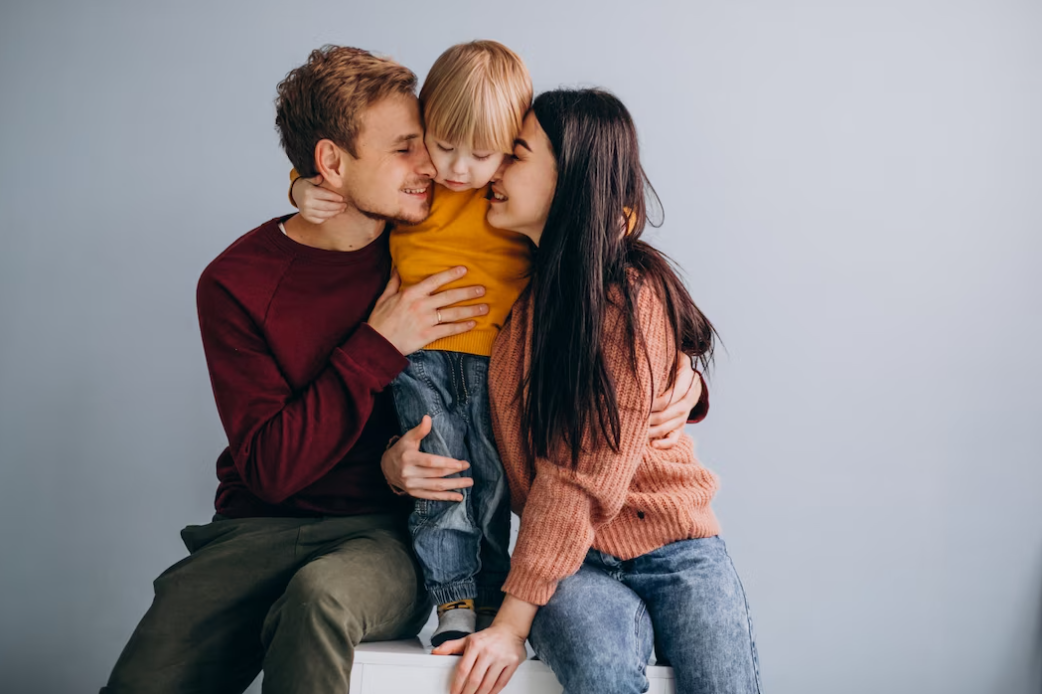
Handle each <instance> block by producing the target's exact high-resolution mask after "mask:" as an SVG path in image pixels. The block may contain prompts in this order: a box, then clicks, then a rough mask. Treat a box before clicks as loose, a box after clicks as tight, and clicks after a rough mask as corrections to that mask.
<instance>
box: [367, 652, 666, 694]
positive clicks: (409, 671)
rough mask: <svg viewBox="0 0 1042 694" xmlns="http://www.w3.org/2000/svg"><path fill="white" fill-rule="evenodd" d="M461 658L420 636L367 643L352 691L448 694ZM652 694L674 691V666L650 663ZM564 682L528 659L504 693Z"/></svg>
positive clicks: (544, 690)
mask: <svg viewBox="0 0 1042 694" xmlns="http://www.w3.org/2000/svg"><path fill="white" fill-rule="evenodd" d="M458 661H459V658H458V657H455V656H443V655H431V653H430V649H428V648H425V647H424V645H423V643H421V642H420V639H409V640H407V641H382V642H379V643H363V644H362V645H360V646H359V647H358V648H357V649H355V664H354V667H353V669H352V670H351V694H394V693H395V692H402V693H403V694H405V693H408V694H447V692H448V691H449V684H450V683H451V681H452V674H453V671H454V669H455V667H456V663H457V662H458ZM647 675H648V682H649V683H650V684H651V687H650V688H649V689H648V694H674V689H673V668H670V667H665V666H658V665H649V666H648V671H647ZM560 692H561V685H560V684H558V683H557V678H556V677H554V674H553V673H552V672H550V669H549V668H548V667H546V665H545V664H543V663H542V662H540V661H538V660H528V661H526V662H524V663H522V664H521V667H519V668H518V669H517V672H516V673H514V676H513V678H512V679H511V680H510V684H508V685H507V687H506V689H504V690H503V694H560Z"/></svg>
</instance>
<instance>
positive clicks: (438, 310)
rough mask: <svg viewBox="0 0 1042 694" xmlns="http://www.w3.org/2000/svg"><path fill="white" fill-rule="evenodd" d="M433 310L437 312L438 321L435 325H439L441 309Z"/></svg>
mask: <svg viewBox="0 0 1042 694" xmlns="http://www.w3.org/2000/svg"><path fill="white" fill-rule="evenodd" d="M434 312H435V313H436V314H438V322H437V323H436V325H441V309H435V310H434Z"/></svg>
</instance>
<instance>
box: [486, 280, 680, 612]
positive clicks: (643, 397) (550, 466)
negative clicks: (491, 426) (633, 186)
mask: <svg viewBox="0 0 1042 694" xmlns="http://www.w3.org/2000/svg"><path fill="white" fill-rule="evenodd" d="M637 314H638V319H639V322H640V327H641V332H642V333H643V337H644V342H645V343H646V346H647V358H645V355H644V352H643V349H642V348H641V346H640V342H639V340H638V346H637V348H636V356H637V359H636V362H637V372H636V374H634V369H633V364H632V362H631V361H630V354H629V350H628V349H626V346H625V345H626V339H627V338H626V336H625V327H624V323H623V322H622V316H621V313H618V312H615V311H614V310H613V311H612V313H611V314H609V316H608V320H607V321H606V324H607V325H606V328H605V349H604V358H605V362H606V366H607V368H608V371H609V373H610V374H611V377H612V379H613V381H614V383H615V391H616V401H617V404H618V408H619V421H620V425H621V429H620V434H621V436H620V441H619V447H618V450H613V449H612V447H611V446H610V445H609V443H608V441H607V440H606V439H605V438H604V437H603V435H602V436H600V437H598V438H596V439H594V438H593V437H590V436H588V437H587V438H586V441H585V445H584V450H583V452H582V454H581V455H580V457H579V460H578V465H577V466H575V467H574V468H573V467H572V466H571V460H570V451H564V452H562V453H558V454H556V455H555V457H554V459H550V458H537V459H536V461H535V479H534V480H533V482H532V488H531V491H530V492H529V494H528V499H527V502H526V504H525V507H524V511H523V512H522V515H521V527H520V530H519V533H518V538H517V545H516V547H515V549H514V553H513V555H512V557H511V569H510V574H509V576H508V577H507V580H506V583H505V584H504V586H503V590H504V592H506V593H509V594H511V595H513V596H515V597H517V598H520V599H521V600H524V601H526V602H529V603H533V604H536V605H545V604H546V603H547V601H549V599H550V598H551V597H552V596H553V594H554V592H555V590H556V589H557V584H558V582H559V581H560V580H561V579H563V578H566V577H568V576H570V575H572V574H574V573H575V572H576V571H578V570H579V567H580V566H581V565H582V562H583V560H584V559H585V557H586V552H587V551H588V550H589V549H590V547H591V546H592V545H593V542H594V536H595V534H596V532H597V529H598V528H600V527H601V526H603V525H605V524H607V523H609V522H610V521H611V520H612V519H613V518H615V516H616V515H618V513H619V511H621V510H622V508H623V505H624V503H625V501H626V496H627V492H628V490H629V487H630V483H631V481H632V479H633V476H634V474H635V473H636V471H637V468H638V467H639V466H640V464H641V460H642V457H643V453H644V451H645V449H646V447H647V444H648V440H647V434H648V432H647V429H648V416H649V414H650V413H651V405H652V400H653V394H654V393H656V392H658V390H659V389H661V387H662V384H663V383H664V382H665V379H666V378H667V377H668V374H669V370H670V369H672V368H673V367H674V366H675V356H674V355H675V352H674V350H673V340H672V335H671V332H670V331H669V330H668V323H667V319H666V313H665V309H664V307H663V304H662V302H661V300H660V299H659V298H658V296H657V295H656V293H655V292H654V291H653V290H652V289H651V288H650V287H649V286H645V287H644V288H643V289H642V290H641V291H640V293H639V295H638V300H637Z"/></svg>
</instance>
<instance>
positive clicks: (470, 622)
mask: <svg viewBox="0 0 1042 694" xmlns="http://www.w3.org/2000/svg"><path fill="white" fill-rule="evenodd" d="M476 621H477V615H476V614H475V613H474V601H473V600H457V601H456V602H447V603H445V604H444V605H438V628H437V629H435V630H434V634H433V635H432V636H431V645H432V646H434V647H435V648H437V647H438V646H440V645H441V644H443V643H445V642H446V641H452V640H453V639H462V638H463V637H464V636H469V635H470V634H473V633H474V627H475V623H476Z"/></svg>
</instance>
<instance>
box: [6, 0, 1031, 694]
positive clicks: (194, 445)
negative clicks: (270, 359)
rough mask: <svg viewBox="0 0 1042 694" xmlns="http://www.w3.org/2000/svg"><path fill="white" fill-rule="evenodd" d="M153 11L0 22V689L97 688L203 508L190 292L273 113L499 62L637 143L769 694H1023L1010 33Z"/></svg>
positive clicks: (1022, 363)
mask: <svg viewBox="0 0 1042 694" xmlns="http://www.w3.org/2000/svg"><path fill="white" fill-rule="evenodd" d="M149 5H150V3H141V2H130V1H126V2H116V1H113V0H109V1H105V2H93V3H77V2H71V1H66V2H37V3H30V2H27V1H25V0H23V1H21V2H5V3H3V6H2V10H0V56H2V60H0V125H2V127H0V162H2V166H0V211H2V217H0V223H2V225H3V232H2V239H3V241H2V250H0V463H2V464H0V547H2V549H3V558H2V559H0V689H2V690H3V691H5V692H7V691H9V692H43V693H47V694H49V693H51V692H55V693H58V692H60V693H65V692H86V691H92V690H94V691H96V690H97V688H98V686H100V685H101V684H102V683H103V681H104V679H105V678H106V677H107V674H108V671H109V669H110V668H111V666H112V664H113V662H114V661H115V658H116V656H117V655H118V653H119V651H120V649H121V648H122V646H123V644H124V642H125V640H126V639H127V637H128V636H129V634H130V632H131V630H132V628H133V627H134V625H135V623H136V621H137V620H138V618H139V617H140V616H141V615H142V613H143V612H144V610H145V609H146V608H147V606H148V605H149V602H150V600H151V581H152V580H153V579H154V578H155V577H156V576H157V575H158V574H159V573H160V572H161V571H162V570H163V569H164V568H166V567H167V566H168V565H169V564H171V563H173V562H174V561H176V560H178V559H179V558H181V557H182V556H183V555H184V554H185V551H184V548H183V547H182V545H181V543H180V540H179V537H178V530H179V529H180V528H181V527H182V526H183V525H185V524H188V523H193V522H201V521H204V520H206V519H207V518H208V516H209V514H210V513H211V512H212V505H211V502H212V497H213V492H214V488H215V478H214V461H215V459H216V456H217V454H218V453H219V451H220V449H221V448H222V447H223V446H224V444H225V439H224V434H223V431H222V430H221V428H220V424H219V422H218V419H217V414H216V410H215V407H214V405H213V401H212V396H211V393H210V385H209V381H208V377H207V373H206V367H205V364H204V360H203V354H202V350H201V348H200V341H199V336H198V328H197V325H196V318H195V306H194V288H195V282H196V279H197V278H198V276H199V273H200V271H201V270H202V269H203V267H204V266H205V265H206V264H207V262H209V261H210V260H211V259H212V258H213V257H214V256H215V255H216V254H217V253H218V252H220V251H221V250H222V249H223V248H224V247H225V246H227V245H228V244H229V243H230V242H231V241H232V240H234V239H235V238H236V237H238V236H239V235H241V234H243V233H245V232H246V231H248V230H249V229H251V228H253V227H254V226H255V225H257V224H258V223H260V222H262V221H264V220H266V219H268V218H270V217H272V216H274V215H276V214H279V213H283V212H285V211H286V210H287V209H288V205H287V203H286V199H285V193H286V184H287V170H288V168H289V165H288V163H287V161H286V159H285V157H284V156H283V154H282V153H281V151H280V150H279V147H278V142H277V138H276V135H275V131H274V126H273V106H272V100H273V97H274V93H275V85H276V83H277V82H278V81H279V80H280V79H281V78H282V77H283V76H284V75H285V73H286V72H287V71H288V70H290V69H291V68H293V67H294V66H296V65H298V64H300V63H301V62H303V61H304V59H305V58H306V56H307V53H308V51H309V50H310V49H312V48H315V47H317V46H319V45H321V44H324V43H327V42H329V43H339V44H350V45H359V46H363V47H367V48H370V49H373V50H377V51H380V52H383V53H386V54H389V55H392V56H394V57H395V58H397V59H399V60H400V61H401V62H403V63H404V64H406V65H408V66H410V67H411V68H413V69H414V70H415V71H416V72H417V73H418V74H419V75H420V76H421V77H422V76H423V75H424V74H425V73H426V71H427V69H428V68H429V66H430V65H431V63H432V62H433V60H434V58H435V57H436V56H437V55H438V54H439V53H440V52H441V51H442V50H443V49H445V48H446V47H448V46H449V45H451V44H452V43H455V42H458V41H463V40H470V39H473V38H494V39H498V40H501V41H503V42H505V43H506V44H507V45H509V46H511V47H513V48H514V49H516V50H517V51H518V52H519V53H520V54H521V55H522V56H523V57H524V58H525V59H526V61H527V62H528V65H529V67H530V69H531V71H532V74H533V76H534V79H535V83H536V87H537V90H539V89H546V88H549V87H553V86H557V85H560V84H566V85H575V84H582V85H599V86H605V87H608V88H610V89H612V90H614V91H615V92H616V93H617V94H619V95H620V96H621V97H622V98H623V100H624V101H625V102H626V103H627V104H628V105H629V106H630V108H631V109H632V111H633V113H634V116H635V118H636V120H637V123H638V126H639V128H640V131H641V134H642V141H643V147H644V157H645V164H646V168H647V170H648V173H649V174H650V176H651V179H652V181H653V182H654V184H655V185H656V187H657V189H658V192H659V193H660V195H661V197H662V200H663V202H664V205H665V209H666V218H667V223H666V226H665V227H664V228H663V229H662V230H661V231H659V232H656V234H655V235H654V237H653V238H656V239H658V240H659V242H660V244H661V246H662V247H664V248H665V249H667V250H668V251H669V252H670V253H671V254H672V255H673V256H674V257H675V258H676V260H677V261H678V262H679V263H680V264H681V265H682V266H683V268H684V269H685V271H686V273H687V277H688V278H689V283H690V287H691V290H692V293H693V295H694V296H695V298H696V301H697V302H698V303H699V304H700V305H701V307H702V308H703V309H704V310H705V311H706V312H707V313H708V315H709V316H710V317H711V319H713V320H714V321H715V323H716V325H717V327H718V328H719V330H720V332H721V334H722V335H723V338H724V341H725V344H726V347H727V351H726V353H724V352H721V354H720V358H719V360H718V368H717V370H716V372H715V377H714V379H713V380H712V382H711V388H712V393H713V410H712V414H711V416H710V418H709V419H708V420H707V421H706V422H705V423H703V424H701V425H699V426H697V427H694V428H693V429H692V433H693V434H694V435H695V436H696V437H697V439H698V440H699V445H700V452H701V455H702V458H703V460H704V462H705V463H706V464H707V465H708V466H710V467H711V468H713V469H714V470H716V471H717V472H718V473H719V474H720V475H721V477H722V479H723V489H722V492H721V494H720V496H719V497H718V502H717V510H718V513H719V515H720V517H721V519H722V521H723V523H724V526H725V532H726V537H727V539H728V541H729V543H730V547H731V551H732V555H733V556H734V558H735V562H736V564H737V566H738V568H739V571H740V572H741V574H742V576H743V578H744V581H745V584H746V588H747V590H748V594H749V598H750V601H751V603H752V608H753V613H754V618H755V621H756V626H757V630H758V637H759V646H760V652H761V658H762V667H763V674H764V681H765V685H766V689H767V691H769V692H775V693H777V694H816V693H821V694H835V693H836V692H845V693H856V692H878V691H888V692H909V693H911V692H916V693H919V692H945V693H946V694H956V693H965V694H982V693H988V692H996V693H998V692H1002V693H1005V692H1016V693H1019V692H1025V693H1026V692H1029V691H1031V692H1034V693H1037V692H1038V691H1039V678H1038V667H1039V663H1040V662H1042V660H1040V653H1042V632H1040V624H1042V465H1040V463H1042V454H1040V451H1042V424H1040V420H1042V399H1040V389H1042V362H1040V359H1039V355H1040V354H1042V326H1040V316H1042V269H1040V264H1042V263H1040V261H1042V164H1040V162H1042V129H1040V126H1042V8H1040V5H1039V3H1037V2H997V1H983V0H982V1H979V2H936V3H932V4H930V3H924V2H867V1H865V2H860V3H843V2H835V3H825V2H757V3H753V2H749V3H722V2H698V3H687V2H679V1H678V2H675V3H653V2H651V3H649V2H645V3H636V2H626V3H621V2H596V3H594V2H563V1H561V0H555V1H549V0H529V1H528V2H525V3H518V4H516V6H515V10H514V11H513V12H508V11H507V9H506V8H505V7H502V6H499V5H495V4H493V5H490V4H489V3H484V2H467V3H462V2H461V3H434V2H418V1H416V2H409V3H394V2H379V1H371V2H368V3H360V2H351V3H347V2H331V1H326V2H318V1H316V2H306V3H294V2H287V1H286V0H279V1H278V2H247V1H246V0H236V1H235V2H223V3H211V2H181V3H176V4H174V3H164V4H159V3H155V6H149Z"/></svg>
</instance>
